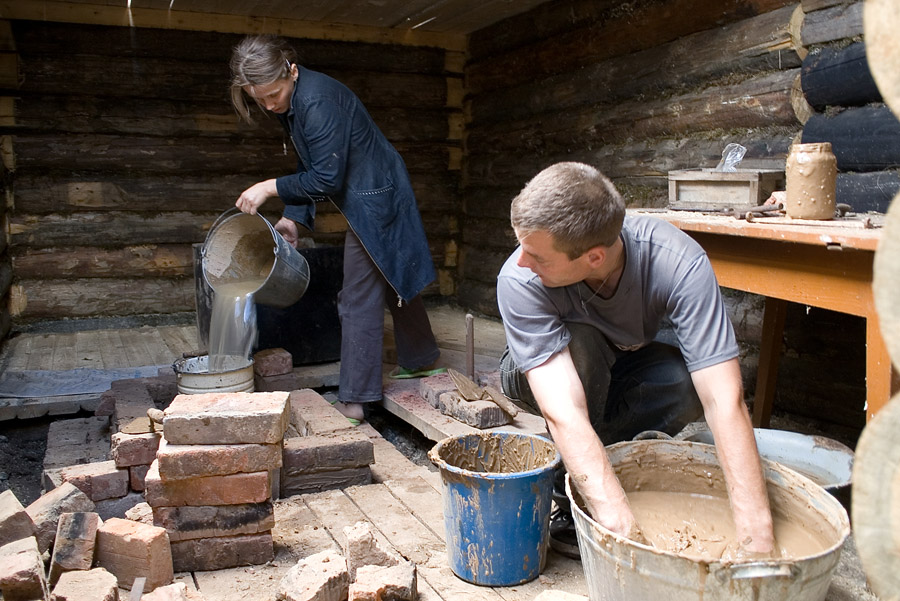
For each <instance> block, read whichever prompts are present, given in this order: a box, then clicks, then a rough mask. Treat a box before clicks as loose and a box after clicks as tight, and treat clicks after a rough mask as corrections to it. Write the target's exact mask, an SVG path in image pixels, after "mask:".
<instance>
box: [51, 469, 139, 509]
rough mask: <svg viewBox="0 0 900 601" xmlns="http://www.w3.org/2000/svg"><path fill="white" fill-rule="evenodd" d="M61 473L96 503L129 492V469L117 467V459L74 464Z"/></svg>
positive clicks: (63, 477) (64, 478) (65, 479)
mask: <svg viewBox="0 0 900 601" xmlns="http://www.w3.org/2000/svg"><path fill="white" fill-rule="evenodd" d="M60 474H61V475H62V479H63V481H65V482H70V483H72V484H74V485H75V486H76V487H78V488H79V489H80V490H81V491H82V492H83V493H84V494H86V495H87V496H88V497H90V499H91V501H94V502H95V503H96V502H97V501H103V500H104V499H114V498H118V497H124V496H125V495H127V494H128V470H127V469H120V468H118V467H116V462H115V461H99V462H96V463H85V464H82V465H73V466H69V467H65V468H63V469H62V470H60Z"/></svg>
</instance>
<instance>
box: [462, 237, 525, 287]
mask: <svg viewBox="0 0 900 601" xmlns="http://www.w3.org/2000/svg"><path fill="white" fill-rule="evenodd" d="M515 248H516V245H515V244H510V245H508V247H507V248H504V249H497V248H485V247H483V246H480V245H469V244H463V245H462V246H461V247H460V249H459V267H458V268H457V275H458V277H459V279H460V280H474V281H476V282H482V283H485V284H493V285H495V286H496V285H497V274H498V273H500V268H501V267H503V263H505V262H506V259H508V258H509V255H510V254H511V253H512V252H513V250H515Z"/></svg>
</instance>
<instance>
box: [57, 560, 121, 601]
mask: <svg viewBox="0 0 900 601" xmlns="http://www.w3.org/2000/svg"><path fill="white" fill-rule="evenodd" d="M118 599H119V587H118V584H117V582H116V577H115V576H114V575H113V574H110V573H109V572H108V571H106V570H105V569H103V568H94V569H93V570H81V571H74V572H66V573H65V574H63V575H62V576H60V577H59V582H58V583H57V584H56V586H55V587H54V588H53V595H52V596H51V597H50V601H118Z"/></svg>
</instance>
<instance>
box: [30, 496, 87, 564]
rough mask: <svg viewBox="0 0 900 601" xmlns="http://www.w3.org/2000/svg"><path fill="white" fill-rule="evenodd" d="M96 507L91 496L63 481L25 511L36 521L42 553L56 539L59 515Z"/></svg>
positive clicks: (35, 525)
mask: <svg viewBox="0 0 900 601" xmlns="http://www.w3.org/2000/svg"><path fill="white" fill-rule="evenodd" d="M94 508H95V505H94V502H93V501H91V499H90V497H88V496H87V495H86V494H84V493H83V492H81V491H80V490H79V489H78V488H77V487H76V486H75V485H74V484H72V483H71V482H63V483H62V484H61V485H60V486H58V487H56V488H54V489H53V490H51V491H49V492H47V493H45V494H43V495H41V496H40V497H38V498H37V499H36V500H35V501H34V502H33V503H32V504H31V505H29V506H28V507H26V508H25V511H27V512H28V515H29V516H31V521H33V522H34V532H35V536H36V537H37V542H38V548H39V549H40V550H41V553H43V552H44V551H46V550H47V549H49V548H50V547H51V546H52V545H53V541H54V540H55V539H56V528H57V525H58V524H59V516H61V515H62V514H64V513H74V512H78V511H94Z"/></svg>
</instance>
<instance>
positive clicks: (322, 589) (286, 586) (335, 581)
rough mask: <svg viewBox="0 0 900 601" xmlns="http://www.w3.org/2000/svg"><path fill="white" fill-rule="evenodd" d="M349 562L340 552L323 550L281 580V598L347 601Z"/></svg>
mask: <svg viewBox="0 0 900 601" xmlns="http://www.w3.org/2000/svg"><path fill="white" fill-rule="evenodd" d="M349 586H350V575H349V574H348V573H347V563H346V562H345V561H344V558H343V557H342V556H341V554H340V553H338V552H337V551H331V550H329V551H321V552H319V553H316V554H315V555H310V556H309V557H304V558H303V559H301V560H300V561H298V562H297V563H296V564H294V566H293V567H292V568H291V569H290V570H289V571H288V573H287V574H285V576H284V578H282V579H281V584H280V585H279V587H278V598H279V599H282V598H283V599H309V600H317V599H328V600H332V599H342V600H343V599H346V598H347V591H348V590H349Z"/></svg>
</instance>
